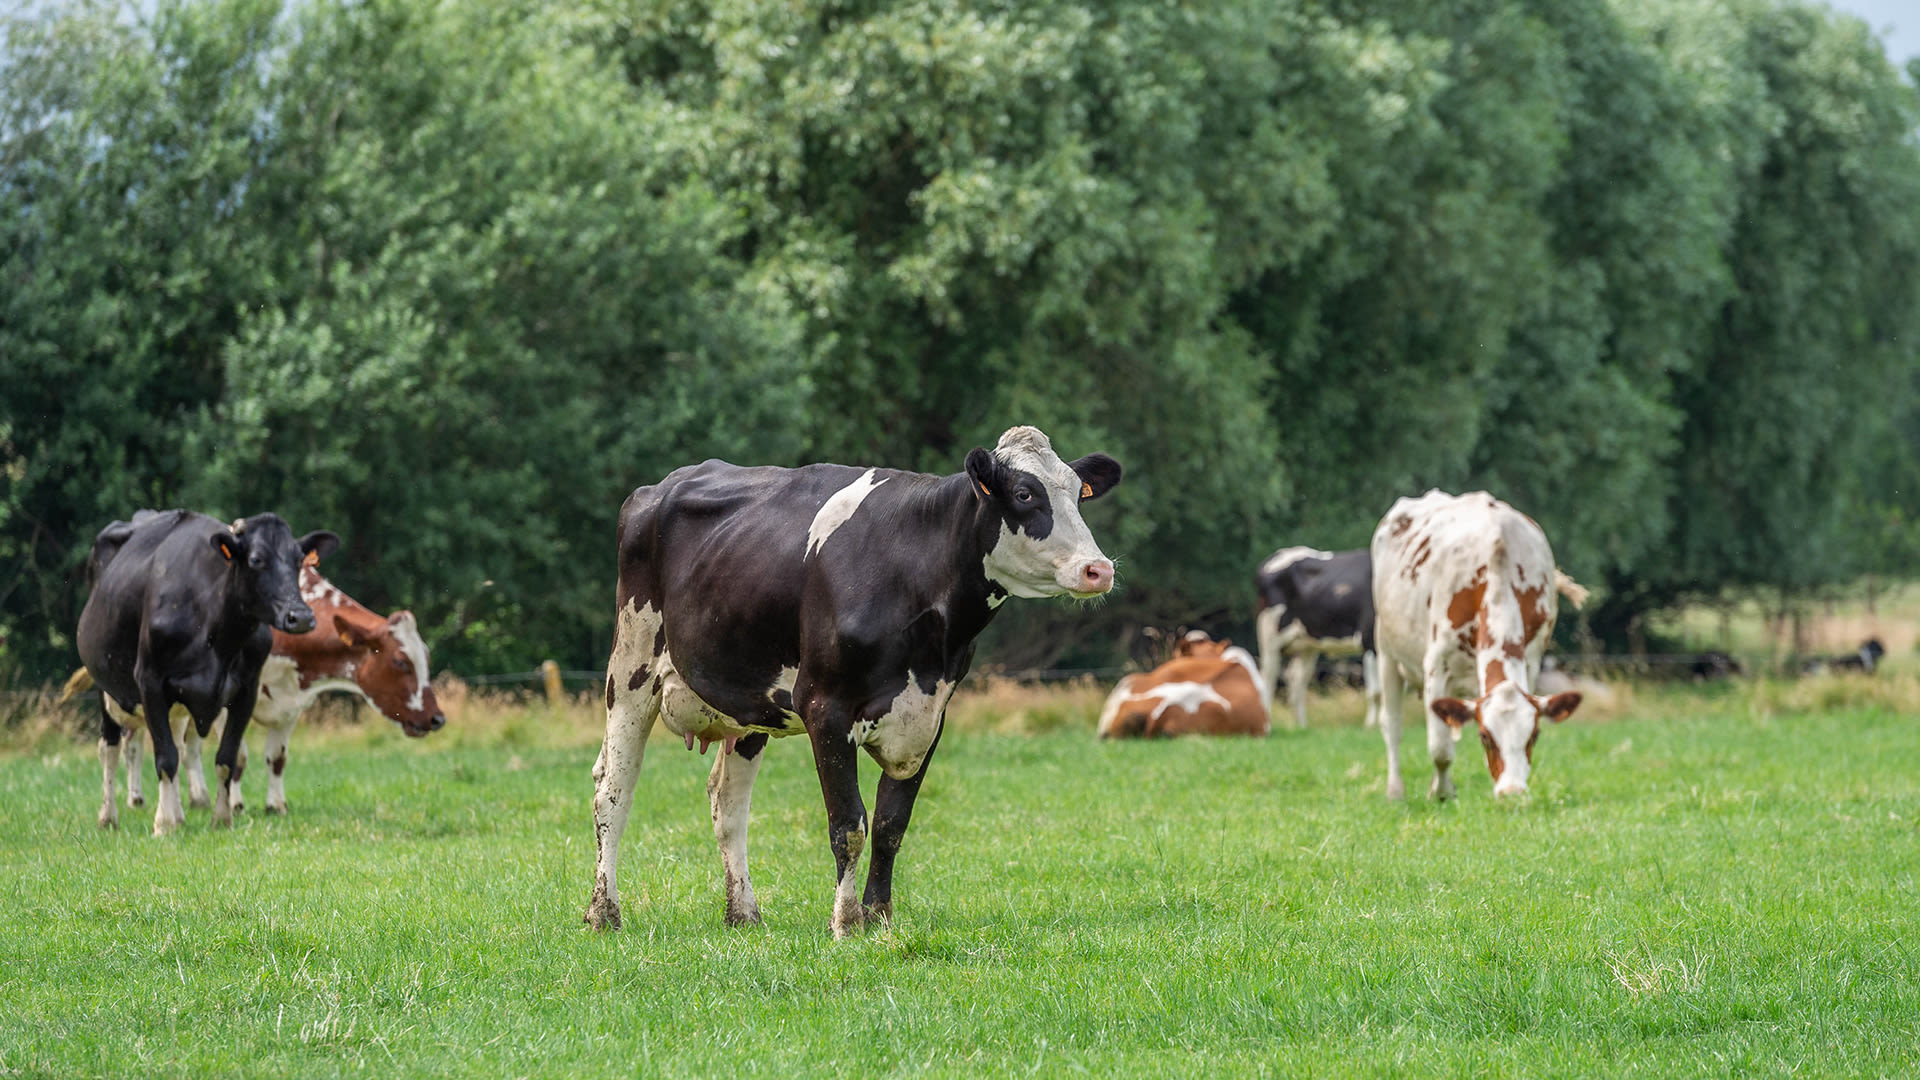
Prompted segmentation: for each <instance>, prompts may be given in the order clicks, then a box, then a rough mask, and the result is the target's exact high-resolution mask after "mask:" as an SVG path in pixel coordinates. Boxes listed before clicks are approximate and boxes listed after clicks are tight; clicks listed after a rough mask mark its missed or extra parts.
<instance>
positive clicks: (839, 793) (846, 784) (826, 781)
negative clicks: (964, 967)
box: [807, 707, 867, 938]
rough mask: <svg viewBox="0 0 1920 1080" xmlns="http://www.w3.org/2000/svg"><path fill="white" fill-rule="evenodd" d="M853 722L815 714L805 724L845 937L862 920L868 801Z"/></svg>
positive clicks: (839, 933) (838, 921)
mask: <svg viewBox="0 0 1920 1080" xmlns="http://www.w3.org/2000/svg"><path fill="white" fill-rule="evenodd" d="M829 708H831V707H829ZM836 719H838V721H839V722H837V723H836V722H835V720H836ZM852 727H853V724H852V717H839V718H835V717H832V716H827V717H814V718H813V722H811V723H809V724H808V725H807V734H808V735H809V736H811V738H812V740H813V764H814V768H815V770H816V771H818V772H819V774H820V794H821V795H822V796H823V797H824V798H825V799H826V803H827V843H828V844H829V845H830V846H831V847H832V848H833V863H834V881H835V882H836V884H835V886H834V890H833V921H832V924H831V925H832V928H833V936H834V937H836V938H843V937H846V936H847V935H849V934H851V933H853V932H854V931H855V930H858V929H860V926H861V924H862V922H864V918H863V912H862V911H861V908H860V894H859V892H858V889H859V880H858V877H857V875H858V874H859V872H860V856H861V854H862V853H863V852H864V851H865V850H866V846H867V805H866V803H864V802H862V801H861V799H860V773H859V760H858V758H857V756H856V750H855V747H854V744H853V742H852V740H851V739H849V738H848V734H849V732H850V731H851V730H852Z"/></svg>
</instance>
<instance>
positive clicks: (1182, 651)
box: [1173, 630, 1233, 660]
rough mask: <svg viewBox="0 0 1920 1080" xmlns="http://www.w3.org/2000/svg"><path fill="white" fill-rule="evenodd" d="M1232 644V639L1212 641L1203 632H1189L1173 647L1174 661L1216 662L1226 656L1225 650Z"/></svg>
mask: <svg viewBox="0 0 1920 1080" xmlns="http://www.w3.org/2000/svg"><path fill="white" fill-rule="evenodd" d="M1232 644H1233V639H1232V638H1222V639H1221V640H1219V641H1215V640H1213V638H1212V637H1211V636H1210V635H1208V633H1207V632H1206V631H1205V630H1189V631H1187V636H1186V637H1183V638H1181V639H1180V644H1178V645H1175V646H1174V647H1173V655H1174V658H1175V659H1181V658H1184V657H1193V658H1195V659H1200V660H1218V659H1220V658H1221V657H1222V656H1224V655H1226V652H1227V648H1228V647H1229V646H1231V645H1232Z"/></svg>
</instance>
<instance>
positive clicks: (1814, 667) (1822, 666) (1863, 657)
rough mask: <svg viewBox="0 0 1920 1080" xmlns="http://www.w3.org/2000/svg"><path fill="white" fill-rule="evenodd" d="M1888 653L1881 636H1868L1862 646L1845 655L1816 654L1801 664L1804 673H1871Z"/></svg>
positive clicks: (1801, 671)
mask: <svg viewBox="0 0 1920 1080" xmlns="http://www.w3.org/2000/svg"><path fill="white" fill-rule="evenodd" d="M1886 655H1887V647H1886V646H1885V645H1883V644H1881V642H1880V639H1879V638H1868V639H1867V640H1865V641H1863V642H1861V643H1860V648H1858V649H1856V650H1855V651H1853V652H1851V653H1848V654H1847V655H1845V656H1816V657H1814V658H1813V659H1811V660H1808V661H1806V662H1805V663H1803V664H1801V665H1800V673H1801V674H1802V675H1826V674H1831V673H1836V672H1842V671H1858V672H1861V673H1862V674H1866V675H1871V674H1873V669H1874V668H1876V667H1879V666H1880V661H1881V659H1882V658H1884V657H1885V656H1886Z"/></svg>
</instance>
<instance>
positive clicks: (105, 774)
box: [100, 691, 139, 829]
mask: <svg viewBox="0 0 1920 1080" xmlns="http://www.w3.org/2000/svg"><path fill="white" fill-rule="evenodd" d="M105 696H106V694H105V692H104V691H103V692H102V693H101V697H105ZM121 734H122V733H121V730H120V725H119V724H117V723H115V722H114V719H113V717H111V716H109V715H107V707H106V705H105V703H104V702H103V703H102V704H101V706H100V827H101V828H103V829H117V828H119V827H120V808H119V806H118V805H116V804H115V802H114V798H113V781H114V778H115V777H117V776H118V775H119V774H120V743H121ZM131 734H132V735H133V736H134V738H136V739H137V738H139V732H132V733H131ZM129 779H131V778H129Z"/></svg>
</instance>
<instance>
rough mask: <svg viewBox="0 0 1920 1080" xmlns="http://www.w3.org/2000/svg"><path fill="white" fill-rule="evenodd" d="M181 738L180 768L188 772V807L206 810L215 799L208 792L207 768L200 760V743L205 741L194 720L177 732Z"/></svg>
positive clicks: (176, 735)
mask: <svg viewBox="0 0 1920 1080" xmlns="http://www.w3.org/2000/svg"><path fill="white" fill-rule="evenodd" d="M175 737H176V738H179V739H180V743H181V748H182V752H181V754H180V759H181V760H180V769H181V771H182V772H185V773H186V774H187V807H188V809H191V810H205V809H206V808H207V807H209V806H212V805H213V799H212V797H210V796H209V795H208V794H207V770H206V766H204V765H203V764H201V761H200V744H201V743H202V742H204V741H205V737H204V736H202V735H201V734H200V732H199V730H198V729H197V728H196V727H195V726H194V725H193V723H192V721H188V722H187V723H185V724H183V725H181V730H179V731H178V732H176V734H175Z"/></svg>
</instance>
